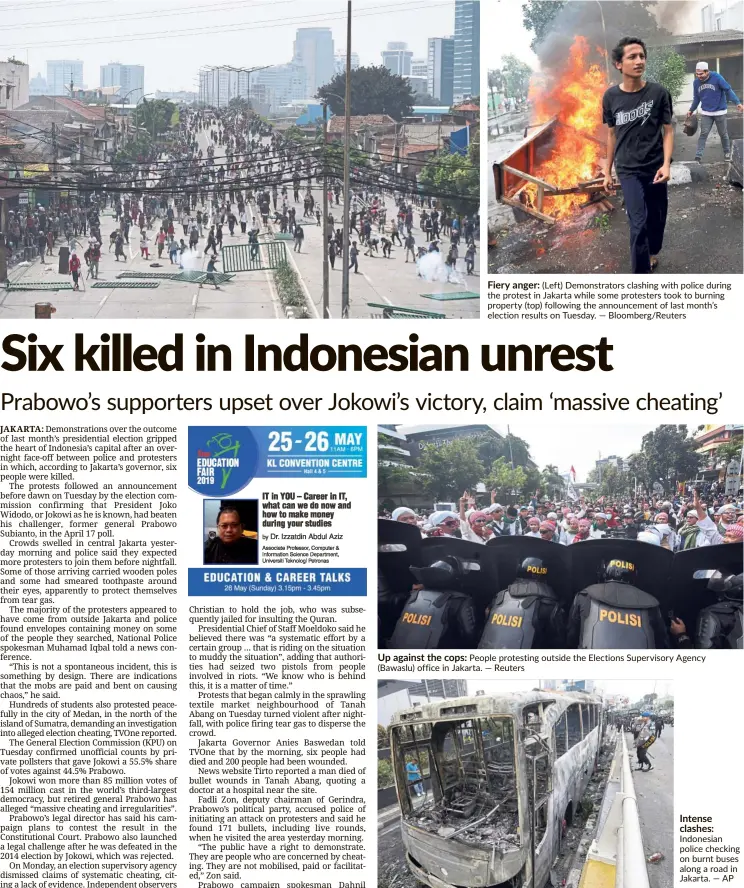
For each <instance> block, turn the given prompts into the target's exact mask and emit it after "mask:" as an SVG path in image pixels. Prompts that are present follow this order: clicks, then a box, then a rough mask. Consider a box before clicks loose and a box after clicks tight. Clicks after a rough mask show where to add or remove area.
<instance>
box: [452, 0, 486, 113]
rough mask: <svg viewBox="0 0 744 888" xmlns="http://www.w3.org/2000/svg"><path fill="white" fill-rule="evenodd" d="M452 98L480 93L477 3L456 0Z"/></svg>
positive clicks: (469, 0)
mask: <svg viewBox="0 0 744 888" xmlns="http://www.w3.org/2000/svg"><path fill="white" fill-rule="evenodd" d="M453 93H454V96H453V100H454V101H455V102H461V101H462V100H463V99H468V98H471V97H472V96H479V95H480V3H479V2H478V0H455V72H454V86H453Z"/></svg>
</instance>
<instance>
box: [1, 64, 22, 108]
mask: <svg viewBox="0 0 744 888" xmlns="http://www.w3.org/2000/svg"><path fill="white" fill-rule="evenodd" d="M28 79H29V78H28V65H23V64H21V65H16V64H15V63H14V62H0V109H2V110H3V111H12V110H13V109H15V108H20V107H21V106H22V105H25V104H26V103H27V102H28V99H29V92H28Z"/></svg>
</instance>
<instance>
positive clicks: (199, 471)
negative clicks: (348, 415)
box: [188, 426, 367, 497]
mask: <svg viewBox="0 0 744 888" xmlns="http://www.w3.org/2000/svg"><path fill="white" fill-rule="evenodd" d="M188 459H189V487H190V488H191V489H192V490H195V491H196V492H197V493H201V494H202V495H203V496H214V497H225V496H232V495H233V494H235V493H237V492H238V491H239V490H242V489H243V488H244V487H246V486H247V485H248V484H249V483H250V482H251V481H252V480H253V478H298V477H299V478H302V477H305V478H366V477H367V428H366V426H251V427H245V426H242V427H241V426H191V427H190V428H189V456H188Z"/></svg>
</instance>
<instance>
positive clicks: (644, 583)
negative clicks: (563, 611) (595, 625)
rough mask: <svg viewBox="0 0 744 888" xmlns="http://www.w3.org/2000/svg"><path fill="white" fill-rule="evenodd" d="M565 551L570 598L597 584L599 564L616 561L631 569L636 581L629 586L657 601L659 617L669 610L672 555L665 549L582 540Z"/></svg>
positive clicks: (610, 540) (619, 541)
mask: <svg viewBox="0 0 744 888" xmlns="http://www.w3.org/2000/svg"><path fill="white" fill-rule="evenodd" d="M565 548H566V551H567V553H568V558H569V568H570V571H571V585H572V593H573V594H574V595H575V594H576V593H577V592H581V591H582V590H583V589H586V588H587V587H588V586H591V585H593V584H594V583H599V582H601V571H602V565H603V564H609V562H610V561H612V560H613V559H617V560H620V561H626V562H629V563H630V564H632V565H633V566H634V568H635V573H636V581H635V582H634V584H633V585H635V586H637V588H639V589H641V590H643V591H644V592H648V594H649V595H653V596H654V598H656V599H657V601H658V602H659V605H660V610H661V613H662V616H665V615H666V613H667V611H668V610H669V608H670V607H672V604H671V601H672V598H673V595H672V593H671V590H670V582H669V580H670V576H671V573H672V562H673V560H674V555H673V554H672V553H671V552H670V551H669V550H668V549H662V548H661V547H660V546H654V545H652V544H651V543H644V542H639V541H638V540H613V539H603V540H584V541H583V542H581V543H573V544H572V545H570V546H566V547H565Z"/></svg>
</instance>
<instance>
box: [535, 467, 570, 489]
mask: <svg viewBox="0 0 744 888" xmlns="http://www.w3.org/2000/svg"><path fill="white" fill-rule="evenodd" d="M540 484H541V485H542V487H543V489H544V490H545V492H546V493H548V494H554V493H555V492H556V491H561V490H563V488H564V487H565V486H566V482H565V481H564V480H563V478H561V476H560V475H559V474H558V466H554V465H550V464H549V465H547V466H545V468H544V469H543V470H542V473H541V475H540Z"/></svg>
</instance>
